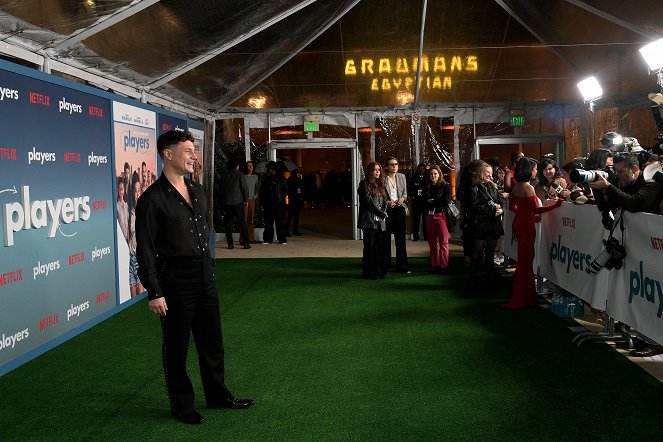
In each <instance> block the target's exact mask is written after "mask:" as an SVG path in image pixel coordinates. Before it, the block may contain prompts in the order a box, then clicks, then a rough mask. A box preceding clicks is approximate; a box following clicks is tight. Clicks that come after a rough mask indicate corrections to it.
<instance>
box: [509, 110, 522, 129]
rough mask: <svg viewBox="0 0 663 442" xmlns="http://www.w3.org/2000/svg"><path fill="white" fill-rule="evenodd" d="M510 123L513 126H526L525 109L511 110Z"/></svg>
mask: <svg viewBox="0 0 663 442" xmlns="http://www.w3.org/2000/svg"><path fill="white" fill-rule="evenodd" d="M510 114H511V118H510V124H511V126H524V125H525V111H522V110H512V111H511V112H510Z"/></svg>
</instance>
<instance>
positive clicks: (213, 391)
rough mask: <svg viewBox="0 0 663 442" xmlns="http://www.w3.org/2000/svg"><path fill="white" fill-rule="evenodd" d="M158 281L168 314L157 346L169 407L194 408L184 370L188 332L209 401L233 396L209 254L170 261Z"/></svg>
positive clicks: (189, 381) (163, 319)
mask: <svg viewBox="0 0 663 442" xmlns="http://www.w3.org/2000/svg"><path fill="white" fill-rule="evenodd" d="M160 281H161V287H162V288H163V291H164V297H165V300H166V304H167V306H168V311H167V312H166V316H161V329H162V332H163V343H162V348H161V350H162V358H163V370H164V374H165V376H166V390H167V392H168V399H169V401H170V407H171V410H186V409H190V408H193V403H194V391H193V385H192V384H191V379H190V378H189V375H188V373H187V371H186V360H187V353H188V350H189V337H190V335H191V334H193V340H194V342H195V345H196V350H197V352H198V363H199V365H200V377H201V379H202V382H203V390H204V393H205V399H206V401H207V404H214V403H219V402H221V401H222V400H223V399H225V398H227V397H230V396H232V395H231V394H230V392H229V391H228V389H227V388H226V385H225V382H224V376H225V368H224V349H223V334H222V331H221V313H220V309H219V297H218V295H217V292H216V288H215V286H214V261H213V260H212V258H209V257H208V258H204V259H197V260H196V259H176V260H169V261H167V262H166V263H165V265H164V270H163V272H162V275H161V277H160Z"/></svg>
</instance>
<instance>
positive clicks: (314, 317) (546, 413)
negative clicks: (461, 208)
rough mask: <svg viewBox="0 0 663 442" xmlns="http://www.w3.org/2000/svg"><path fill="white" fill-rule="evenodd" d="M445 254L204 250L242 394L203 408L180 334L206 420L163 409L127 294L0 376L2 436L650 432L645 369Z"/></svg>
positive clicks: (656, 409) (145, 318) (156, 365)
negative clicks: (242, 256)
mask: <svg viewBox="0 0 663 442" xmlns="http://www.w3.org/2000/svg"><path fill="white" fill-rule="evenodd" d="M453 265H454V267H455V268H456V269H459V270H458V272H457V274H452V275H449V276H440V275H432V274H430V273H429V272H428V269H429V263H428V261H427V260H425V259H412V260H411V266H412V267H413V269H414V270H415V271H414V273H413V274H412V275H402V274H390V275H389V276H388V278H387V279H386V280H384V281H367V280H363V279H360V278H359V275H360V273H361V270H360V260H359V259H310V258H309V259H299V258H297V259H280V260H277V259H262V260H258V259H256V260H223V261H218V262H217V268H218V271H217V280H218V284H219V290H220V293H221V304H222V311H223V321H224V324H223V326H224V334H225V346H226V371H227V384H228V386H229V387H230V388H231V390H232V391H233V392H234V393H235V394H236V395H237V396H239V397H251V398H255V399H256V405H255V406H254V407H252V408H251V409H248V410H240V411H236V410H207V409H205V407H204V399H203V397H202V388H201V385H200V378H199V376H198V373H197V360H196V358H195V356H194V353H193V351H192V352H191V357H190V372H191V375H192V379H193V381H194V384H195V387H196V391H197V393H199V395H198V397H197V407H198V409H199V411H200V412H201V413H202V414H203V415H204V416H205V417H206V418H207V422H206V423H205V424H203V425H200V426H187V425H184V424H181V423H179V422H176V421H175V420H174V419H172V418H171V417H170V415H169V413H168V405H167V399H166V394H165V389H164V381H163V373H162V369H161V362H160V351H161V350H160V342H161V336H160V328H159V324H158V320H157V318H156V317H155V316H154V315H153V314H151V313H150V312H149V311H148V310H147V308H146V305H145V302H141V303H138V304H137V305H135V306H133V307H131V308H129V309H127V310H125V311H123V312H121V313H120V314H118V315H116V316H114V317H112V318H110V319H109V320H107V321H105V322H104V323H102V324H100V325H98V326H96V327H94V328H92V329H90V330H88V331H87V332H85V333H83V334H81V335H79V336H78V337H76V338H74V339H72V340H70V341H68V342H66V343H65V344H63V345H61V346H60V347H58V348H56V349H54V350H52V351H50V352H48V353H47V354H45V355H42V356H40V357H39V358H37V359H35V360H33V361H31V362H29V363H27V364H25V365H23V366H22V367H19V368H18V369H16V370H14V371H12V372H11V373H9V374H7V375H5V376H3V377H2V378H0V395H1V397H2V400H1V401H0V402H1V403H0V440H2V441H14V440H29V441H36V440H99V441H103V440H140V441H144V440H159V441H171V440H301V441H318V440H449V441H456V440H468V441H469V440H472V441H476V440H482V441H483V440H496V441H498V440H499V441H502V440H508V441H518V440H522V441H543V440H550V441H559V440H579V441H580V440H582V441H587V440H591V441H613V440H641V441H644V440H660V438H661V432H660V429H659V428H658V424H656V423H655V422H654V421H655V420H656V419H657V416H661V415H662V413H663V400H662V397H661V393H662V392H663V390H662V389H661V384H660V383H659V382H658V381H657V380H655V379H654V378H652V377H651V376H649V375H648V374H646V373H645V372H644V371H643V370H641V369H640V368H638V367H636V366H635V365H634V364H632V363H630V362H629V361H628V360H627V359H626V358H624V357H622V356H620V355H619V354H617V353H616V352H615V351H613V350H611V349H610V348H609V347H608V346H607V345H606V344H604V343H600V342H595V343H588V344H584V345H583V346H581V347H576V346H575V345H574V344H573V343H572V342H571V338H572V334H571V332H570V331H569V330H568V327H569V326H570V325H572V324H573V322H572V321H570V320H568V319H561V318H558V317H556V316H554V315H553V314H552V313H551V312H550V311H548V310H544V309H540V308H534V309H528V310H523V311H508V310H506V311H505V310H502V309H500V308H499V307H498V305H499V304H500V303H501V302H503V301H504V300H505V299H506V298H507V297H508V294H509V282H508V281H506V280H500V281H498V283H497V284H496V286H495V287H492V288H491V289H490V290H487V289H480V290H478V291H476V292H473V293H468V292H467V291H466V290H465V285H466V275H465V274H464V271H463V270H462V269H460V268H461V267H462V263H461V262H456V261H454V262H453ZM417 270H418V271H417ZM480 286H481V284H480Z"/></svg>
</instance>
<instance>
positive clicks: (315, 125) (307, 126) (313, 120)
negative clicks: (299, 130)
mask: <svg viewBox="0 0 663 442" xmlns="http://www.w3.org/2000/svg"><path fill="white" fill-rule="evenodd" d="M319 130H320V121H319V120H318V116H317V115H307V116H305V117H304V132H318V131H319Z"/></svg>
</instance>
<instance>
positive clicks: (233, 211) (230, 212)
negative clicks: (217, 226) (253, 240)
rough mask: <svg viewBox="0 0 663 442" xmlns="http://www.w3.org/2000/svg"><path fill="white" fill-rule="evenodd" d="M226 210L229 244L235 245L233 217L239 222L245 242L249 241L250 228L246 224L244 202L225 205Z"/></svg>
mask: <svg viewBox="0 0 663 442" xmlns="http://www.w3.org/2000/svg"><path fill="white" fill-rule="evenodd" d="M223 210H224V211H225V212H226V218H225V221H226V223H225V224H226V225H225V228H226V241H227V242H228V246H232V245H233V218H234V219H236V220H237V222H238V223H239V229H240V234H241V236H240V239H241V240H242V242H243V243H244V244H248V243H249V228H248V226H247V225H246V218H245V217H244V204H235V205H233V206H223Z"/></svg>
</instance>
